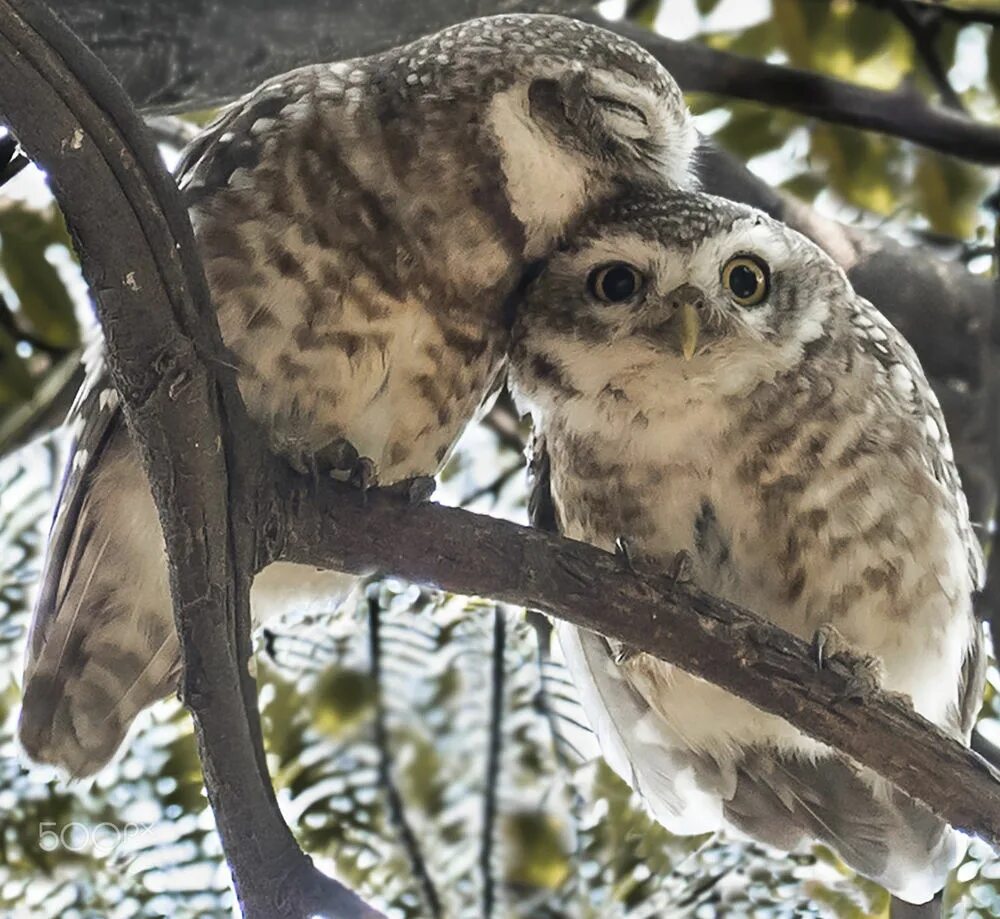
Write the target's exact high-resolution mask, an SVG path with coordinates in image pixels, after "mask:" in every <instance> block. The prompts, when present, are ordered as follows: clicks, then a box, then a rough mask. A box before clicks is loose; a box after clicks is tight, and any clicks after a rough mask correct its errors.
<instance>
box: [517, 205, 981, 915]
mask: <svg viewBox="0 0 1000 919" xmlns="http://www.w3.org/2000/svg"><path fill="white" fill-rule="evenodd" d="M510 374H511V377H510V378H511V385H512V388H513V391H514V394H515V399H516V400H517V402H518V405H519V406H520V407H521V408H522V409H523V410H524V411H526V412H530V414H531V417H532V420H533V425H534V429H535V432H536V438H537V442H538V445H539V448H538V453H537V455H536V456H535V458H534V465H535V468H536V469H538V470H542V471H544V473H545V477H546V478H547V482H543V483H541V484H543V485H547V488H548V490H549V496H550V502H551V503H550V504H548V505H547V504H546V503H545V502H542V501H540V500H538V499H539V498H540V496H541V493H540V492H536V494H535V495H534V496H533V498H534V503H533V509H534V511H535V514H536V516H544V511H545V508H546V507H548V509H549V512H550V513H551V516H552V521H551V522H552V523H554V525H555V526H556V527H557V528H558V529H559V530H560V531H561V532H562V533H564V534H565V535H567V536H570V537H573V538H575V539H580V540H584V541H587V542H590V543H593V544H595V545H598V546H602V547H604V548H606V549H609V550H610V549H612V548H614V547H615V546H616V544H617V543H618V542H619V540H621V539H623V538H624V540H625V541H626V545H628V546H630V548H631V552H632V554H633V555H634V556H635V557H640V556H641V557H642V558H643V560H644V564H645V563H648V562H651V563H653V564H657V565H659V566H661V567H662V569H663V570H674V571H676V570H677V560H678V559H684V560H685V567H686V568H687V570H688V573H689V576H690V577H691V578H692V579H693V581H694V582H695V583H697V585H698V586H699V587H700V588H702V589H704V590H706V591H708V592H710V593H713V594H715V595H717V596H720V597H723V598H725V599H727V600H730V601H732V602H735V603H738V604H741V605H743V606H746V607H749V608H750V609H752V610H754V611H756V612H757V613H759V614H761V615H763V616H766V617H767V618H769V619H770V620H771V621H773V622H774V623H775V624H777V625H779V626H781V627H782V628H784V629H787V630H788V631H791V632H794V633H795V634H797V635H799V636H800V637H802V638H805V639H812V638H813V637H814V636H816V635H817V634H818V635H835V634H839V636H842V638H843V639H844V640H845V641H846V642H847V644H848V645H850V646H851V647H852V648H853V649H855V650H857V651H858V652H860V653H863V654H866V655H872V656H875V657H877V658H878V659H880V661H881V667H882V671H883V676H882V679H883V684H884V686H885V687H886V688H887V689H889V690H894V691H896V692H900V693H905V694H906V695H908V696H909V697H910V698H911V699H912V702H913V705H914V706H915V708H916V710H917V711H918V712H920V713H921V714H922V715H924V716H925V717H926V718H928V719H930V720H931V721H933V722H934V723H935V724H937V725H939V726H940V727H941V728H943V729H944V730H946V731H948V732H949V733H951V734H952V735H953V736H955V737H957V738H960V739H961V740H963V741H964V742H968V739H969V736H970V732H971V729H972V725H973V720H974V717H975V715H976V712H977V710H978V707H979V703H980V699H981V693H982V683H983V676H984V652H983V645H982V636H981V633H980V630H979V629H978V627H977V624H976V622H975V620H974V618H973V612H972V594H973V592H974V591H975V590H976V589H977V587H978V586H979V584H980V580H981V577H982V560H981V556H980V549H979V545H978V543H977V541H976V539H975V537H974V535H973V532H972V529H971V526H970V523H969V518H968V508H967V504H966V501H965V497H964V495H963V493H962V490H961V487H960V483H959V480H958V475H957V472H956V468H955V464H954V460H953V457H952V452H951V448H950V445H949V441H948V434H947V432H946V430H945V425H944V419H943V417H942V414H941V410H940V407H939V405H938V402H937V400H936V398H935V396H934V393H933V392H932V391H931V388H930V386H929V385H928V383H927V380H926V378H925V377H924V374H923V372H922V370H921V367H920V364H919V362H918V360H917V358H916V356H915V354H914V353H913V351H912V350H911V348H910V347H909V346H908V345H907V343H906V342H905V341H904V340H903V339H902V337H901V336H900V335H899V333H898V332H897V331H896V330H895V329H894V328H893V327H892V326H891V325H890V324H889V322H888V321H887V320H886V319H885V318H884V317H883V316H882V315H881V314H880V313H879V312H878V311H877V310H876V309H875V308H874V307H873V306H872V305H871V304H870V303H868V302H867V301H865V300H863V299H861V297H859V296H858V295H857V294H855V293H854V291H853V290H852V288H851V286H850V284H849V282H848V281H847V279H846V277H845V276H844V274H843V272H842V271H841V270H840V269H839V268H838V267H837V266H836V265H834V263H833V262H832V261H831V260H830V258H829V257H828V256H827V255H826V254H824V253H823V252H822V251H821V250H819V249H818V248H817V247H816V246H815V245H813V244H812V243H811V242H809V241H808V240H806V239H805V238H804V237H802V236H800V235H799V234H798V233H796V232H794V231H792V230H790V229H788V228H787V227H785V226H783V225H782V224H780V223H777V222H775V221H774V220H771V219H770V218H768V217H766V216H765V215H763V214H761V213H759V212H757V211H754V210H752V209H750V208H747V207H744V206H741V205H737V204H734V203H732V202H729V201H725V200H722V199H718V198H714V197H711V196H707V195H701V194H696V193H687V192H663V191H659V192H655V191H649V192H639V193H635V194H628V195H625V196H622V197H620V198H619V199H618V200H616V201H613V202H612V203H611V204H610V205H608V204H605V205H603V206H601V207H600V208H597V209H595V210H594V211H593V216H592V217H590V218H586V219H584V221H583V222H582V224H581V226H580V227H579V228H578V231H577V232H576V233H575V234H573V235H572V237H571V238H569V239H568V240H566V241H565V242H564V244H563V245H562V246H561V247H560V248H559V249H558V250H557V251H556V253H555V254H554V255H553V256H552V257H551V258H550V259H549V260H547V262H546V264H545V267H544V269H543V270H542V271H541V273H540V274H539V276H538V277H537V278H536V279H535V280H534V282H533V284H532V286H531V287H530V289H529V290H528V292H527V295H526V299H525V302H524V305H523V307H522V309H521V311H520V313H519V316H518V318H517V321H516V323H515V327H514V336H513V342H512V358H511V370H510ZM558 630H559V636H560V640H561V643H562V646H563V649H564V652H565V656H566V659H567V663H568V665H569V668H570V671H571V674H572V676H573V678H574V680H575V682H576V684H577V686H578V688H579V690H580V693H581V697H582V701H583V704H584V708H585V710H586V711H587V713H588V716H589V719H590V721H591V723H592V725H593V727H594V728H595V731H596V733H597V735H598V738H599V741H600V743H601V747H602V750H603V753H604V756H605V757H606V759H607V760H608V762H609V764H610V765H611V766H612V767H613V768H614V769H615V770H616V771H617V772H618V773H619V774H620V775H621V776H622V777H623V778H624V779H625V780H626V781H628V782H629V783H630V784H631V785H632V787H633V788H634V789H635V790H636V791H638V792H639V793H640V794H641V795H642V796H643V798H644V799H645V801H646V802H647V804H648V806H649V808H650V809H651V811H652V813H653V815H654V816H655V817H656V818H657V819H658V820H659V821H660V822H661V823H663V824H664V825H665V826H666V827H667V828H668V829H670V830H672V831H675V832H680V833H701V832H705V831H709V830H714V829H716V828H719V827H721V826H723V825H726V824H728V825H729V826H731V827H734V828H736V829H738V830H739V831H742V832H744V833H746V834H749V835H750V836H752V837H755V838H756V839H758V840H761V841H763V842H766V843H769V844H773V845H775V846H778V847H779V848H784V849H792V848H794V847H796V846H798V845H800V844H801V843H804V842H808V841H820V842H822V843H824V844H827V845H829V846H831V847H832V848H834V849H835V850H836V851H837V852H838V853H839V855H840V856H841V857H842V858H843V859H844V861H845V862H847V863H848V864H849V865H851V866H852V867H853V868H855V869H856V870H857V871H858V872H860V873H861V874H863V875H865V876H867V877H869V878H872V879H873V880H875V881H877V882H879V883H880V884H882V885H883V886H885V887H886V888H888V889H889V890H890V891H891V892H892V893H893V894H895V895H896V896H897V897H899V898H901V899H903V900H906V901H909V902H911V903H923V902H925V901H928V900H929V899H930V898H931V897H933V895H934V894H935V892H936V891H937V890H939V889H940V888H941V887H942V886H943V884H944V881H945V878H946V875H947V872H948V871H949V870H950V869H951V868H952V867H953V866H954V864H955V861H956V859H957V857H958V848H959V847H958V843H957V841H956V838H955V835H954V833H953V831H952V830H951V829H950V828H949V827H948V826H947V825H946V824H944V823H943V822H942V821H940V820H939V819H938V818H937V817H935V816H934V815H933V814H932V813H930V811H928V810H927V809H926V808H924V807H923V806H922V805H920V804H917V803H916V802H914V801H912V800H911V799H909V798H907V797H906V796H905V795H903V794H902V793H900V792H898V791H896V790H895V789H893V788H892V787H890V786H889V785H887V783H885V782H884V781H882V780H880V779H879V778H877V777H876V776H875V775H874V774H872V773H870V772H868V771H866V770H864V769H861V768H859V767H857V766H855V765H854V764H853V763H851V762H850V761H848V760H847V759H845V758H844V757H843V756H841V755H840V754H837V753H836V752H835V751H832V750H831V749H830V748H828V747H825V746H823V745H821V744H819V743H817V742H815V741H813V740H811V739H809V738H807V737H805V736H804V735H802V734H801V733H799V732H798V731H797V730H796V729H795V728H793V727H792V726H791V725H789V724H788V723H787V722H785V721H784V720H783V719H781V718H778V717H775V716H773V715H770V714H767V713H764V712H761V711H760V710H758V709H756V708H755V707H754V706H752V705H751V704H750V703H748V702H745V701H743V700H741V699H738V698H736V697H734V696H732V695H729V694H728V693H726V692H725V691H723V690H721V689H719V688H717V687H715V686H712V685H710V684H708V683H705V682H703V681H701V680H699V679H697V678H694V677H692V676H689V675H688V674H686V673H684V672H683V671H680V670H678V669H676V668H675V667H673V666H671V665H669V664H667V663H664V662H663V661H660V660H658V659H656V658H653V657H651V656H649V655H647V654H644V653H641V652H637V651H634V650H631V649H623V648H621V647H615V646H614V644H613V643H611V642H609V641H607V640H605V639H604V638H602V637H600V636H598V635H596V634H592V633H589V632H585V631H581V630H579V629H576V628H573V627H571V626H569V625H566V624H560V625H559V626H558Z"/></svg>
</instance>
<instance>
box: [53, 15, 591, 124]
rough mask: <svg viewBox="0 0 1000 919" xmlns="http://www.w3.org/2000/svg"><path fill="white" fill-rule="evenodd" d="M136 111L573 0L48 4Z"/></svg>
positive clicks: (180, 107)
mask: <svg viewBox="0 0 1000 919" xmlns="http://www.w3.org/2000/svg"><path fill="white" fill-rule="evenodd" d="M50 6H51V7H52V9H53V10H54V11H55V12H56V13H58V14H59V16H60V17H62V19H63V20H64V21H65V22H66V23H67V25H69V26H70V28H72V29H73V31H74V32H75V33H76V34H77V35H78V36H79V37H80V39H81V40H82V41H83V42H85V43H86V44H87V45H88V46H89V47H90V48H91V50H92V51H94V53H95V54H97V56H98V57H99V58H101V60H102V61H103V62H104V63H105V65H106V66H107V67H108V69H109V70H110V71H111V72H112V73H113V74H114V75H115V77H116V78H117V79H118V80H119V81H120V82H121V84H122V86H123V87H124V88H125V91H126V92H127V93H128V94H129V96H131V98H132V101H133V102H134V103H135V105H136V107H137V108H138V109H140V110H141V111H143V112H150V113H152V112H157V113H163V112H185V111H187V112H190V111H194V110H196V109H205V108H212V107H214V106H217V105H221V104H222V103H223V102H227V101H229V100H230V99H233V98H235V97H236V96H239V95H242V94H243V93H244V92H246V91H247V90H248V89H251V88H252V87H254V86H256V85H257V84H258V83H260V82H262V81H263V80H264V79H266V78H267V77H270V76H274V75H275V74H277V73H284V72H285V71H288V70H293V69H295V68H296V67H301V66H302V65H303V64H312V63H317V62H319V61H333V60H341V59H345V58H350V57H358V56H360V55H364V54H372V53H374V52H376V51H383V50H385V49H386V48H391V47H393V46H394V45H400V44H403V43H404V42H407V41H411V40H413V39H414V38H419V37H420V36H421V35H426V34H428V33H430V32H434V31H436V30H437V29H441V28H444V27H445V26H449V25H451V24H453V23H455V22H460V21H461V20H463V19H472V18H473V17H475V16H487V15H490V14H492V13H513V12H524V11H531V12H552V13H560V12H561V13H566V12H569V11H570V10H572V9H574V8H577V7H579V6H580V0H421V2H419V3H415V2H413V0H337V2H336V3H330V2H329V0H284V2H281V3H260V2H257V3H247V2H245V0H214V2H212V3H205V2H204V0H173V2H171V3H161V2H158V0H52V2H51V3H50Z"/></svg>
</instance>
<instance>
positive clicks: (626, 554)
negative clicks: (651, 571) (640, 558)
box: [615, 536, 638, 574]
mask: <svg viewBox="0 0 1000 919" xmlns="http://www.w3.org/2000/svg"><path fill="white" fill-rule="evenodd" d="M615 558H617V559H618V560H619V561H620V562H621V563H622V564H623V565H624V566H625V567H626V568H628V570H629V571H631V572H632V574H638V572H637V571H636V570H635V565H634V564H633V562H632V544H631V542H630V540H629V538H628V537H627V536H617V537H615Z"/></svg>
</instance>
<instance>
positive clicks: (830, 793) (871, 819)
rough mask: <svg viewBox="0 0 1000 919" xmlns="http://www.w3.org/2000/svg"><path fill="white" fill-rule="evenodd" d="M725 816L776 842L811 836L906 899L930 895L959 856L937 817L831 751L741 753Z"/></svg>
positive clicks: (788, 844)
mask: <svg viewBox="0 0 1000 919" xmlns="http://www.w3.org/2000/svg"><path fill="white" fill-rule="evenodd" d="M725 816H726V819H727V820H728V821H729V822H730V823H732V824H733V825H734V826H735V827H737V828H738V829H740V830H742V831H743V832H745V833H747V834H748V835H750V836H753V837H754V838H755V839H759V840H761V841H763V842H767V843H769V844H771V845H774V846H776V847H778V848H782V849H794V848H796V847H797V846H799V845H800V844H802V843H805V842H809V841H810V840H816V841H819V842H821V843H823V844H825V845H827V846H829V847H830V848H832V849H834V850H835V851H836V852H837V853H838V855H840V857H841V858H842V859H843V860H844V861H845V862H846V863H847V864H848V865H849V866H850V867H852V868H853V869H854V870H855V871H857V872H858V873H860V874H862V875H864V876H865V877H868V878H871V879H872V880H873V881H876V882H877V883H879V884H881V885H882V886H883V887H885V888H887V889H888V890H890V891H891V892H892V893H894V894H895V895H896V896H897V897H899V898H901V899H903V900H906V901H910V902H913V903H924V902H926V901H927V900H929V899H931V898H932V897H933V896H934V895H935V893H937V891H939V890H940V889H941V888H942V887H943V886H944V884H945V881H946V880H947V877H948V873H949V872H950V871H951V869H952V868H954V867H955V864H956V863H957V861H958V859H959V857H960V850H959V845H958V837H957V834H956V833H955V832H954V831H953V830H952V829H951V827H949V826H948V824H947V823H946V822H945V821H943V820H941V819H940V818H939V817H937V816H935V815H934V814H933V813H932V812H931V811H930V810H928V809H927V808H926V807H924V806H923V805H922V804H919V803H918V802H916V801H914V800H913V799H912V798H909V797H907V796H906V795H905V794H903V793H902V792H900V791H898V790H896V789H895V788H892V787H890V786H889V785H888V784H887V783H885V782H884V781H883V780H881V779H878V778H877V777H875V776H874V775H872V774H871V773H870V772H868V771H866V770H861V769H859V768H858V767H856V766H854V765H853V764H851V763H850V762H848V761H847V760H845V759H843V758H842V757H840V756H835V755H830V756H821V757H817V758H815V759H810V758H807V757H803V756H787V755H782V754H780V753H776V752H775V751H773V750H764V751H761V750H750V751H746V752H745V755H744V758H743V759H742V761H741V762H740V764H739V766H738V777H737V783H736V789H735V792H734V794H733V795H732V797H731V798H730V799H729V800H727V801H726V802H725Z"/></svg>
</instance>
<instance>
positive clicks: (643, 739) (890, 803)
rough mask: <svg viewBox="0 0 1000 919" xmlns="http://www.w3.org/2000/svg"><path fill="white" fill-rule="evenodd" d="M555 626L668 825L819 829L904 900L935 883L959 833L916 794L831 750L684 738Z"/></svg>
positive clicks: (605, 653)
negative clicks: (706, 748)
mask: <svg viewBox="0 0 1000 919" xmlns="http://www.w3.org/2000/svg"><path fill="white" fill-rule="evenodd" d="M556 628H557V631H558V634H559V639H560V644H561V645H562V647H563V650H564V653H565V656H566V662H567V665H568V667H569V669H570V672H571V674H572V676H573V680H574V683H575V684H576V685H577V689H578V691H579V693H580V696H581V701H582V702H583V706H584V710H585V711H586V712H587V715H588V718H589V719H590V721H591V723H592V727H593V728H594V731H595V733H596V734H597V737H598V741H599V743H600V745H601V751H602V753H603V754H604V757H605V759H606V760H607V762H608V764H609V765H610V766H611V767H612V768H613V769H614V770H615V771H616V772H617V773H618V774H619V775H620V776H621V777H622V778H623V779H624V780H625V781H626V782H628V783H629V785H631V787H632V788H633V789H634V790H635V791H637V792H638V793H640V794H641V795H642V797H643V798H644V800H645V801H646V803H647V805H648V806H649V809H650V810H651V811H652V813H653V816H654V817H656V819H657V820H658V821H659V822H660V823H662V824H663V825H664V826H666V827H667V829H669V830H671V831H673V832H679V833H686V834H691V833H698V832H704V831H707V830H712V829H717V828H719V827H720V826H721V825H722V824H723V823H728V824H729V825H731V826H733V827H735V828H736V829H737V830H739V831H741V832H743V833H746V834H747V835H748V836H751V837H753V838H755V839H758V840H760V841H761V842H765V843H768V844H770V845H773V846H775V847H776V848H779V849H784V850H786V851H791V850H794V849H797V848H799V847H800V846H802V845H806V844H809V843H812V842H814V841H818V842H821V843H823V844H825V845H827V846H829V847H830V848H832V849H834V850H835V851H836V852H837V853H838V854H839V855H840V857H841V858H842V859H843V860H844V861H845V862H846V863H847V864H848V865H850V866H851V867H852V868H853V869H854V870H856V871H857V872H858V873H859V874H862V875H864V876H865V877H868V878H871V879H872V880H874V881H876V882H877V883H879V884H881V885H882V886H884V887H886V888H887V889H888V890H889V891H890V892H891V893H893V894H894V895H896V896H897V897H899V898H900V899H901V900H906V901H910V902H912V903H918V904H921V903H925V902H926V901H928V900H930V899H931V898H932V897H933V896H934V895H935V893H936V892H937V891H938V890H940V889H941V888H942V887H943V886H944V884H945V881H946V880H947V876H948V873H949V871H950V870H951V869H952V868H954V867H955V865H956V864H957V862H958V860H959V858H960V855H961V852H960V845H959V839H960V837H959V836H958V834H956V833H955V832H954V831H953V830H952V829H951V828H950V827H949V826H948V824H947V823H945V822H944V821H943V820H941V819H940V818H938V817H936V816H935V815H934V814H933V813H931V811H929V810H928V809H927V808H926V807H924V806H923V805H922V804H919V803H917V802H916V801H914V800H913V799H911V798H909V797H907V796H906V795H905V794H903V793H902V792H900V791H898V790H896V789H895V788H893V787H891V786H890V785H888V783H886V782H884V781H883V780H882V779H879V778H878V777H877V776H875V775H874V774H873V773H871V772H870V771H868V770H862V769H860V768H859V767H857V766H855V765H854V764H852V763H851V762H850V761H848V760H847V759H845V758H843V757H841V756H839V755H836V754H833V753H832V752H831V753H829V754H824V753H820V754H818V755H812V756H810V755H807V754H804V753H796V752H790V751H787V750H782V749H779V748H776V747H774V746H768V747H746V746H743V747H732V748H729V751H728V752H727V753H725V754H722V753H720V754H719V755H718V758H716V757H713V756H710V755H708V754H707V753H704V752H699V751H696V750H693V749H691V747H690V745H689V744H688V743H686V742H685V738H684V737H682V736H680V735H679V734H678V733H677V730H676V729H675V727H674V726H673V725H671V724H670V723H669V722H668V721H667V720H666V719H665V718H663V717H662V716H660V715H659V714H658V713H657V712H656V711H654V709H653V708H652V707H651V706H650V705H649V704H648V703H647V702H646V700H645V698H644V696H643V695H642V693H641V692H640V691H639V689H638V688H637V687H636V686H635V685H633V684H632V683H631V682H630V680H629V679H628V677H627V674H626V671H625V670H623V669H622V668H620V667H618V666H617V665H616V664H615V663H614V661H613V659H612V657H611V655H610V653H609V649H608V647H607V644H606V642H605V641H604V639H602V638H601V637H600V636H597V635H594V634H592V633H589V632H583V631H580V630H577V629H575V628H573V627H571V626H568V625H562V624H557V626H556ZM917 915H920V914H917ZM931 915H932V914H931Z"/></svg>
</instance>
